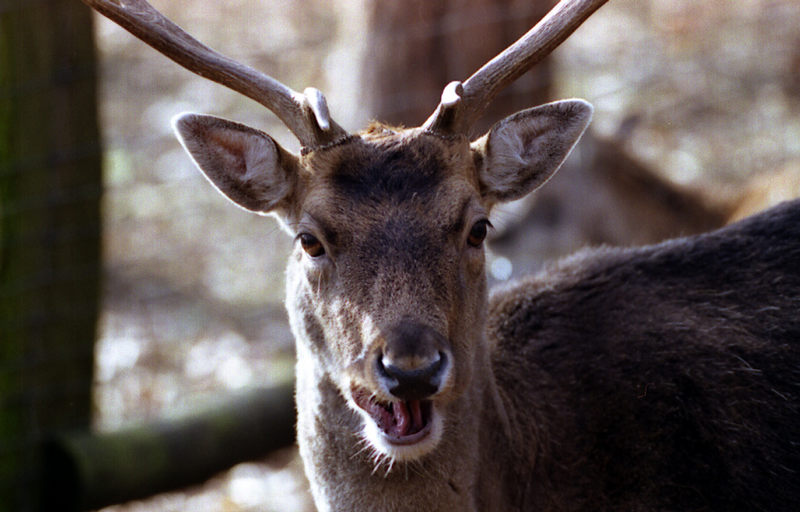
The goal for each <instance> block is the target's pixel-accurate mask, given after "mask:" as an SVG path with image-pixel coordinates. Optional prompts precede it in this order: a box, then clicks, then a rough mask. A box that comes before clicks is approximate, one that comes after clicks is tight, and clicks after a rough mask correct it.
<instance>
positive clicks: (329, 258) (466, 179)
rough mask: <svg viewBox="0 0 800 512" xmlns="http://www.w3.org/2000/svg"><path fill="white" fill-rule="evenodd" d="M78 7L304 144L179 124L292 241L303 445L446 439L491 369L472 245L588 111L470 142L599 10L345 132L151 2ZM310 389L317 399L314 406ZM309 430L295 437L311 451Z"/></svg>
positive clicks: (416, 448)
mask: <svg viewBox="0 0 800 512" xmlns="http://www.w3.org/2000/svg"><path fill="white" fill-rule="evenodd" d="M84 1H85V2H86V3H87V4H89V5H91V6H92V7H94V8H95V9H97V10H98V11H100V12H102V13H103V14H105V15H106V16H109V17H110V18H112V19H114V20H115V21H117V22H118V23H119V24H120V25H122V26H123V27H125V28H126V29H128V30H130V31H131V32H132V33H134V34H135V35H136V36H137V37H139V38H141V39H142V40H144V41H145V42H147V43H149V44H151V45H152V46H154V47H155V48H156V49H158V50H159V51H161V52H162V53H164V54H165V55H167V56H168V57H170V58H172V59H174V60H176V61H177V62H178V63H180V64H182V65H184V66H186V67H188V68H189V69H191V70H193V71H194V72H196V73H198V74H201V75H202V76H205V77H208V78H211V79H213V80H216V81H218V82H220V83H223V84H224V85H227V86H229V87H231V88H233V89H234V90H237V91H239V92H242V93H243V94H246V95H247V96H249V97H251V98H253V99H256V100H257V101H260V102H261V103H262V104H264V105H265V106H267V107H268V108H270V109H271V110H272V111H273V112H275V114H276V115H278V117H280V118H281V119H282V120H283V121H284V123H285V124H286V125H287V127H288V128H289V129H290V130H291V131H292V132H293V133H294V134H295V135H296V136H297V138H298V139H299V140H300V142H301V145H302V151H301V153H300V154H292V153H291V152H289V151H287V150H285V149H283V148H282V147H280V146H279V145H278V144H277V143H276V142H275V141H274V140H273V139H272V138H271V137H270V136H269V135H267V134H265V133H263V132H261V131H259V130H257V129H254V128H250V127H247V126H244V125H241V124H238V123H235V122H232V121H227V120H224V119H220V118H216V117H212V116H207V115H197V114H185V115H182V116H180V117H178V118H177V119H176V120H175V121H174V126H175V130H176V132H177V134H178V137H179V138H180V140H181V142H182V144H183V146H184V147H185V149H186V150H187V151H188V153H189V154H190V155H191V157H192V158H193V159H194V161H195V163H196V164H197V166H198V167H199V168H200V170H201V171H202V172H203V173H204V174H205V176H206V177H207V178H208V179H209V181H210V182H211V183H212V184H213V185H214V186H215V187H216V188H217V189H218V190H219V191H220V192H221V193H222V194H224V195H225V196H226V197H227V198H229V199H230V200H231V201H233V202H234V203H235V204H237V205H238V206H240V207H242V208H244V209H246V210H249V211H252V212H255V213H258V214H270V215H274V216H276V217H277V218H278V219H279V220H280V222H281V223H282V225H283V227H284V229H285V230H286V231H287V232H288V233H290V235H291V236H293V237H294V239H295V248H294V251H293V252H292V254H291V256H290V259H289V264H288V271H287V309H288V311H289V316H290V320H291V325H292V329H293V331H294V334H295V336H296V337H297V340H298V358H299V363H298V364H299V367H298V402H299V404H298V406H299V409H300V430H301V432H300V436H301V449H303V447H302V444H303V430H304V429H312V430H313V429H314V428H316V427H315V426H314V425H312V424H313V423H314V422H329V423H330V425H328V427H330V429H332V430H334V431H336V432H337V435H345V436H347V435H350V436H352V437H355V438H362V439H363V440H364V443H366V446H367V447H368V448H370V449H371V450H367V451H372V452H374V453H375V454H378V458H379V459H381V458H382V457H385V460H390V461H394V460H417V459H420V458H422V457H424V456H426V455H427V454H429V453H431V452H433V451H435V450H437V449H439V448H441V449H447V447H448V446H449V447H453V446H455V444H454V442H453V441H452V440H449V439H448V437H447V435H448V432H451V431H456V430H455V429H456V428H457V426H458V425H461V424H463V423H464V422H465V421H469V420H468V417H469V415H470V412H471V411H470V408H475V407H480V400H481V398H480V397H481V396H482V395H481V392H480V387H481V385H482V382H483V379H484V377H485V376H484V375H482V374H481V372H480V371H479V370H480V369H481V368H484V367H485V365H486V364H488V359H487V353H488V351H489V350H490V347H488V346H486V342H485V339H484V333H483V325H484V322H483V319H484V315H485V310H486V301H487V292H486V279H485V274H484V250H483V241H484V238H485V237H486V234H487V231H488V230H489V229H490V228H491V222H490V214H491V211H492V208H493V206H495V205H496V204H498V203H501V202H504V201H510V200H514V199H517V198H520V197H522V196H523V195H525V194H527V193H529V192H531V191H532V190H534V189H535V188H537V187H539V186H540V185H542V184H543V183H544V182H545V181H546V180H547V179H548V178H549V177H550V176H552V175H553V173H554V172H555V171H556V170H557V169H558V168H559V166H560V165H561V162H562V161H563V160H564V159H565V158H566V156H567V155H568V154H569V152H570V151H571V149H572V148H573V146H574V145H575V143H576V142H577V140H578V139H579V138H580V136H581V134H582V133H583V131H584V129H585V128H586V126H587V125H588V123H589V120H590V118H591V114H592V108H591V106H590V105H589V104H588V103H586V102H585V101H582V100H565V101H558V102H555V103H550V104H546V105H543V106H540V107H536V108H532V109H529V110H525V111H522V112H519V113H517V114H515V115H512V116H510V117H508V118H506V119H504V120H502V121H500V122H498V123H497V124H495V125H494V127H492V128H491V130H490V131H489V132H488V133H486V134H485V135H483V136H482V137H480V138H478V139H476V140H474V141H471V140H470V139H469V137H468V134H469V129H470V127H471V125H472V123H474V122H475V121H476V120H477V119H478V117H479V116H480V114H481V112H482V111H483V110H484V108H485V107H486V105H488V103H489V102H490V101H491V99H492V98H493V97H494V96H495V95H496V94H497V93H498V92H499V91H500V89H502V87H504V86H505V85H507V84H508V83H510V82H511V81H513V80H514V79H516V78H517V77H518V76H520V75H521V74H522V73H524V72H525V71H526V70H527V69H529V68H530V67H531V66H533V65H534V64H535V63H536V62H537V61H538V60H540V59H541V58H543V57H544V56H545V55H546V54H547V53H549V52H550V51H551V50H552V49H553V48H554V47H555V46H557V45H558V44H559V43H560V42H561V41H562V40H563V39H565V38H566V37H567V36H568V35H569V34H570V33H571V32H572V31H574V30H575V29H576V28H577V26H579V25H580V23H582V21H583V20H584V19H586V17H588V16H589V14H591V13H592V12H593V11H594V10H596V9H597V8H599V6H600V5H601V4H603V3H604V1H598V0H594V1H575V2H562V3H561V4H559V5H558V6H557V7H556V8H555V9H554V10H553V12H551V14H549V15H548V16H547V17H546V18H545V19H543V20H542V22H540V23H539V24H538V25H537V26H536V27H534V28H533V29H532V30H531V31H530V32H528V33H527V34H526V35H525V36H523V38H521V39H520V40H519V41H518V42H517V43H515V44H514V45H512V46H511V47H509V48H508V49H507V50H506V51H504V52H503V53H502V54H500V55H498V57H496V58H495V59H493V60H492V61H490V62H489V63H488V64H486V65H485V66H484V67H483V68H481V69H480V70H479V71H477V72H476V73H475V74H474V75H473V76H472V77H470V78H469V79H468V80H467V81H465V82H464V83H460V82H453V83H451V84H450V85H448V86H447V87H446V88H445V90H444V93H443V95H442V100H441V103H440V104H439V106H438V107H437V109H436V111H435V112H434V114H433V115H432V116H431V117H430V118H429V119H428V120H427V121H426V122H425V123H424V124H423V125H422V126H421V127H419V128H411V129H396V128H393V127H390V126H385V125H382V124H374V125H372V126H370V127H368V128H367V129H365V130H363V131H360V132H357V133H354V134H348V133H347V132H346V131H345V130H344V129H342V128H341V127H340V126H339V125H337V124H336V123H335V122H334V121H333V120H331V119H330V116H329V114H328V110H327V107H326V104H325V100H324V98H323V96H322V95H321V94H320V93H319V91H316V90H315V89H306V91H305V92H304V93H303V94H299V93H296V92H294V91H292V90H290V89H288V88H287V87H285V86H283V85H281V84H280V83H278V82H276V81H275V80H273V79H272V78H270V77H267V76H266V75H263V74H261V73H258V72H256V71H254V70H251V69H250V68H247V67H245V66H242V65H241V64H238V63H235V62H233V61H231V60H229V59H227V58H225V57H223V56H221V55H219V54H218V53H216V52H214V51H213V50H210V49H208V48H206V47H204V46H203V45H201V44H200V43H198V42H197V41H196V40H194V39H192V38H191V37H190V36H188V35H187V34H186V33H185V32H183V31H182V30H181V29H179V28H178V27H177V26H175V25H174V24H172V23H171V22H169V21H168V20H166V19H165V18H164V17H163V16H162V15H160V14H159V13H158V12H157V11H155V10H154V9H153V8H152V7H151V6H150V5H149V4H147V2H144V1H142V0H126V1H124V2H112V1H94V0H84ZM322 395H325V396H324V397H323V399H324V400H323V401H324V403H323V402H321V401H320V400H316V399H315V398H313V397H317V398H319V397H320V396H322ZM312 409H313V410H312ZM473 411H474V410H473ZM348 433H349V434H348ZM315 436H316V437H320V434H319V432H316V434H315ZM311 437H313V436H311V435H309V439H307V440H306V444H308V445H311V444H313V443H315V442H317V441H315V440H314V439H311ZM311 451H313V450H312V449H311V448H307V449H306V451H305V453H304V457H306V458H307V459H308V458H313V457H314V455H312V454H310V452H311ZM354 456H355V454H353V453H349V454H346V455H345V457H354ZM307 462H308V460H307ZM312 480H313V477H312Z"/></svg>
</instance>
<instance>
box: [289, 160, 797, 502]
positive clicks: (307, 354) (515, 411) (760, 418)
mask: <svg viewBox="0 0 800 512" xmlns="http://www.w3.org/2000/svg"><path fill="white" fill-rule="evenodd" d="M409 160H410V161H411V162H414V161H416V160H415V159H412V158H409ZM380 172H381V171H380V169H370V172H369V174H368V176H370V177H371V178H370V180H372V179H374V177H375V175H379V174H380ZM366 181H369V180H366ZM364 185H365V186H366V184H364ZM442 187H443V188H446V187H445V184H443V185H442ZM402 194H406V195H407V198H410V197H412V196H413V192H410V191H404V192H402V193H401V194H400V195H402ZM439 194H440V195H439V196H438V197H437V200H440V199H441V195H443V194H444V192H442V191H439ZM379 196H380V193H378V192H371V193H368V194H366V195H365V197H379ZM359 200H363V197H360V198H359ZM342 201H344V206H343V208H342V212H343V213H344V212H348V213H349V214H350V215H352V217H353V218H357V219H364V218H365V217H367V215H366V214H363V212H362V211H361V210H360V205H358V204H349V203H347V199H345V198H338V201H336V202H335V203H340V202H342ZM326 204H330V202H326ZM398 206H402V205H400V204H396V205H395V208H397V207H398ZM408 206H410V205H406V207H408ZM384 207H385V208H387V209H383V208H384ZM371 208H375V205H372V206H371ZM435 208H436V205H434V204H430V205H429V206H428V209H424V208H423V209H421V210H422V211H429V212H434V211H435ZM403 210H404V209H403V208H402V207H400V208H399V209H396V210H394V211H393V210H391V207H388V206H386V205H384V206H382V207H378V208H375V214H376V215H375V216H374V218H373V219H371V220H372V221H373V222H376V223H377V224H378V225H380V226H382V229H383V230H384V231H385V230H388V231H389V232H390V233H388V234H387V233H385V232H384V233H383V235H384V236H377V237H376V233H379V232H381V230H380V229H378V230H375V229H370V228H368V227H366V226H359V228H358V229H359V231H360V232H363V233H365V234H366V233H369V235H368V236H366V237H365V241H366V243H367V244H368V245H370V247H371V250H369V251H365V252H364V253H363V254H359V258H360V259H362V260H364V259H366V260H370V261H372V262H373V265H375V266H376V267H380V268H373V269H365V268H364V264H359V265H356V266H355V267H356V268H357V270H358V271H359V272H365V275H354V276H352V278H351V277H350V276H345V275H342V276H341V278H342V279H343V282H347V283H348V285H347V290H346V291H344V292H343V295H344V296H346V297H348V298H353V297H354V295H361V294H364V296H365V299H364V300H365V301H366V302H365V303H364V304H358V307H357V308H355V309H356V310H357V311H358V313H355V314H353V313H352V312H348V311H347V310H346V309H347V306H345V310H344V311H342V310H337V311H336V312H333V313H329V312H322V311H321V310H320V307H319V305H315V304H314V303H315V302H317V301H318V300H319V297H315V298H312V297H311V295H309V293H308V287H309V285H310V286H311V288H314V286H322V287H324V286H325V284H324V283H323V284H321V285H320V284H319V283H317V282H315V281H314V279H309V278H307V276H306V275H305V272H304V271H303V270H302V269H301V268H299V266H298V265H297V263H298V261H299V259H292V261H291V262H290V265H289V270H288V298H287V307H288V309H289V314H290V318H291V320H292V325H293V330H294V332H295V335H296V336H297V339H298V369H297V375H298V386H297V402H298V412H299V421H298V431H299V440H300V447H301V453H302V455H303V458H304V461H305V463H306V468H307V473H308V475H309V479H310V481H311V484H312V490H313V492H314V495H315V498H316V501H317V504H318V506H319V507H320V509H321V510H534V509H535V510H759V509H763V510H791V509H792V508H793V507H794V505H795V500H796V499H797V496H798V493H799V492H800V487H798V483H797V478H796V476H797V474H796V472H797V470H798V469H799V468H800V450H798V443H800V435H799V434H798V430H797V428H796V425H798V424H800V423H798V422H800V407H799V406H798V396H797V393H798V385H800V365H798V361H800V343H798V340H800V319H798V316H797V314H796V312H797V308H798V306H800V265H798V262H800V202H795V203H790V204H787V205H784V206H782V207H779V208H776V209H774V210H771V211H769V212H767V213H764V214H762V215H760V216H758V217H755V218H753V219H750V220H747V221H745V222H742V223H739V224H736V225H733V226H731V227H728V228H725V229H723V230H720V231H718V232H715V233H711V234H707V235H700V236H695V237H691V238H686V239H679V240H674V241H670V242H666V243H663V244H660V245H656V246H652V247H646V248H637V249H599V250H594V251H587V252H585V253H583V254H579V255H576V256H574V257H572V258H570V259H567V260H565V261H563V262H561V263H560V264H559V265H558V266H557V267H555V268H553V269H550V270H549V271H547V272H544V273H543V274H541V275H539V276H536V277H534V278H531V279H528V280H526V281H524V282H521V283H519V284H516V285H514V286H510V287H507V288H505V289H501V290H499V291H497V292H495V293H494V294H493V295H492V297H491V300H489V299H488V298H487V295H486V291H485V281H484V280H483V279H482V278H475V281H476V283H477V284H475V285H474V288H472V289H471V290H468V291H467V294H468V295H469V296H468V297H465V298H456V299H455V301H454V302H455V303H456V304H459V308H458V311H457V312H456V313H455V316H454V319H453V320H452V323H449V324H448V325H453V324H459V323H460V324H464V327H462V328H461V331H463V336H465V338H466V339H467V340H468V343H469V344H471V345H473V347H472V351H471V353H470V355H469V358H468V360H467V361H466V362H464V364H466V365H468V366H469V368H468V369H467V370H466V371H467V372H468V373H469V374H470V375H471V377H470V381H469V383H467V384H466V385H465V386H464V387H463V388H462V390H461V393H460V395H459V396H458V397H457V398H456V399H454V400H453V401H452V402H449V403H448V404H447V407H448V408H449V409H450V410H452V411H454V414H452V415H450V416H448V417H447V418H446V420H445V427H444V429H443V431H444V434H443V435H442V438H441V440H440V441H439V442H438V444H437V445H436V447H435V448H434V449H433V450H432V451H430V452H428V453H425V454H424V455H423V456H421V457H419V458H417V457H416V456H412V457H411V458H410V459H409V460H403V459H402V457H403V455H401V456H400V457H401V458H399V459H398V460H394V459H393V457H394V455H393V454H391V453H390V454H385V453H381V452H379V451H377V450H376V449H375V447H374V446H373V445H371V444H370V441H369V439H368V438H367V437H366V436H365V435H364V428H365V427H364V422H365V421H369V420H368V419H365V418H364V414H363V413H362V412H360V411H358V409H357V406H354V403H353V400H352V398H348V397H351V395H350V389H351V385H350V384H349V382H348V384H345V385H342V384H340V380H341V378H342V377H343V374H344V376H347V374H348V373H349V372H350V371H351V369H352V366H360V367H359V368H358V370H357V371H356V372H354V373H355V375H356V377H355V378H356V379H357V378H360V376H361V375H363V373H362V372H363V371H364V368H363V366H368V365H364V364H363V361H362V360H361V359H360V356H362V355H363V354H362V353H361V351H364V350H369V347H368V344H367V346H365V343H364V341H363V339H364V338H363V336H364V331H365V330H368V329H367V328H365V326H364V315H365V312H366V311H369V312H370V315H371V316H372V317H373V318H376V319H377V318H379V317H380V316H381V314H382V312H384V313H383V314H386V313H385V312H386V311H387V310H388V311H391V313H390V315H391V314H396V315H398V316H400V317H407V316H415V317H416V318H419V317H420V316H422V317H423V318H424V317H425V316H426V314H428V313H429V312H430V311H431V310H432V309H435V307H436V306H435V302H436V301H435V300H431V302H430V303H424V302H423V303H422V304H420V302H419V300H420V298H425V297H426V294H430V293H431V288H435V287H430V288H426V287H423V289H422V290H420V289H418V288H416V289H414V290H413V293H411V292H409V295H408V296H406V297H405V298H406V299H408V300H411V302H410V303H407V302H404V301H403V298H404V297H403V290H404V288H405V287H409V286H410V287H415V286H416V285H415V283H418V281H420V280H421V281H425V279H426V276H425V272H426V270H427V271H428V272H430V271H431V268H425V266H427V265H432V263H437V265H432V267H433V269H439V268H441V266H443V262H441V261H439V262H436V257H437V255H436V254H431V255H428V259H429V260H431V259H432V261H427V262H425V261H423V262H421V264H420V266H413V265H412V266H410V267H408V268H406V269H405V273H404V272H403V271H402V270H400V271H397V272H398V273H394V274H391V275H388V276H382V275H381V274H384V273H385V272H388V270H386V269H387V268H388V269H391V268H393V267H392V260H391V255H390V254H389V253H390V251H391V250H392V248H393V249H394V250H397V249H400V248H402V247H405V248H406V250H405V251H400V254H403V255H405V254H406V253H407V252H408V251H409V250H411V248H412V247H413V245H414V237H413V234H409V233H402V232H400V233H395V232H394V231H393V229H392V228H390V226H391V222H389V223H386V222H384V220H385V219H386V218H390V219H391V218H396V216H398V215H402V212H403ZM412 211H414V212H416V213H415V214H414V215H415V216H418V215H419V211H420V209H419V208H414V209H413V210H412ZM381 212H383V213H381ZM406 213H407V212H406ZM433 217H434V218H442V217H444V218H447V215H446V214H445V213H440V214H438V215H434V216H433ZM340 220H341V221H344V219H340ZM337 225H338V224H337ZM424 229H425V230H426V231H430V230H431V229H432V228H431V227H430V225H425V228H424ZM392 236H396V237H397V238H395V239H394V240H393V243H394V247H392V244H391V243H390V244H389V245H388V246H387V245H386V243H385V242H386V240H387V239H388V240H391V237H392ZM404 237H406V238H404ZM378 239H380V240H381V242H382V243H380V244H376V245H374V246H373V245H371V244H370V242H375V241H376V240H378ZM765 247H769V248H770V250H768V251H765V250H764V248H765ZM430 250H431V253H435V252H436V251H435V250H433V249H430ZM417 256H418V258H417V259H419V258H421V259H423V260H424V259H425V256H424V255H422V254H420V255H417ZM398 266H399V267H401V268H402V264H398ZM369 276H372V277H369ZM383 277H385V279H386V280H387V281H386V282H384V283H382V284H381V280H382V278H383ZM429 279H431V280H433V279H434V278H429ZM376 283H378V284H376ZM357 287H369V288H373V290H372V292H373V293H374V294H372V295H370V292H368V291H360V292H358V293H354V290H355V288H357ZM333 293H334V294H336V292H333ZM450 301H453V298H452V296H448V302H450ZM322 302H327V301H325V300H323V301H322ZM354 305H355V304H350V306H354ZM323 308H324V306H323ZM487 311H488V313H487ZM348 313H350V315H348ZM348 317H351V318H350V319H351V320H352V321H353V324H352V325H351V326H350V327H349V328H345V329H344V330H341V325H340V324H341V323H342V322H345V321H346V319H347V318H348ZM329 318H333V319H334V322H333V323H334V324H339V325H333V326H332V325H330V324H328V323H327V320H326V319H329ZM428 321H429V320H428ZM484 321H485V322H484ZM380 323H381V320H374V321H373V320H370V322H368V324H369V325H370V326H371V325H373V324H380ZM383 323H384V324H389V325H391V324H392V322H391V321H389V322H385V321H384V322H383ZM367 327H369V326H367ZM450 330H457V329H454V328H453V327H450ZM343 333H347V334H343ZM347 337H352V338H355V339H359V341H358V342H356V343H353V344H352V345H351V346H349V350H352V351H353V352H354V353H353V356H352V357H353V361H354V362H353V363H351V364H349V365H342V364H341V363H339V362H333V363H332V362H331V361H329V360H328V358H329V357H331V358H335V357H337V356H341V354H340V353H339V352H340V351H342V349H340V348H334V349H333V350H334V352H335V353H334V354H325V350H324V349H321V347H330V346H336V345H337V344H339V343H344V344H345V345H350V343H349V342H348V341H346V340H344V339H341V338H347ZM365 359H366V360H369V357H366V358H365ZM456 359H457V357H456ZM456 364H458V361H457V362H456Z"/></svg>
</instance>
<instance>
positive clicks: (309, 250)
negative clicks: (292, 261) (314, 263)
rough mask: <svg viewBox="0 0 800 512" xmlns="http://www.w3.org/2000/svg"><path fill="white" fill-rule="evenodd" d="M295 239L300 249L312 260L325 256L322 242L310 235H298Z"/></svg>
mask: <svg viewBox="0 0 800 512" xmlns="http://www.w3.org/2000/svg"><path fill="white" fill-rule="evenodd" d="M297 238H298V239H299V240H300V247H302V248H303V250H304V251H306V254H308V255H309V256H311V257H312V258H319V257H320V256H322V255H323V254H325V247H324V246H323V245H322V242H320V241H319V239H318V238H317V237H315V236H314V235H312V234H311V233H300V235H299V236H298V237H297Z"/></svg>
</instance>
